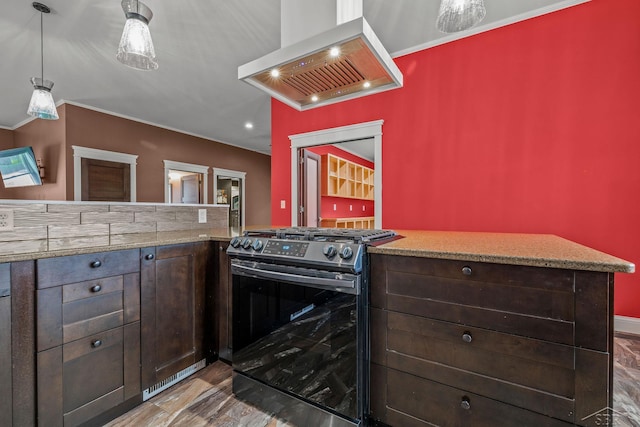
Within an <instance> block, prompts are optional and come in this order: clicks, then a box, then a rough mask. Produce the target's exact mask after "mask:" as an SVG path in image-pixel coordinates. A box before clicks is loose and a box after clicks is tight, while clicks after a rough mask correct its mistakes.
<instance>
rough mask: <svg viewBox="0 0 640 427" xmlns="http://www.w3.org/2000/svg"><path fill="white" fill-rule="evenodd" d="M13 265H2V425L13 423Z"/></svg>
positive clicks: (0, 329) (0, 301)
mask: <svg viewBox="0 0 640 427" xmlns="http://www.w3.org/2000/svg"><path fill="white" fill-rule="evenodd" d="M10 269H11V265H10V264H0V366H2V368H1V369H0V396H2V398H0V425H2V426H10V425H11V423H12V422H13V420H12V418H13V415H12V410H13V401H12V394H13V392H12V388H11V369H10V367H11V270H10Z"/></svg>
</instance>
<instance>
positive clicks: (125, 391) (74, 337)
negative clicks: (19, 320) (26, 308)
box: [36, 249, 141, 427]
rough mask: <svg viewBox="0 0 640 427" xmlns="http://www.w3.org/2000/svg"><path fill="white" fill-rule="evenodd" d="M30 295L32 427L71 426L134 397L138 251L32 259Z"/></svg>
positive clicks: (137, 347) (136, 381)
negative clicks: (33, 294)
mask: <svg viewBox="0 0 640 427" xmlns="http://www.w3.org/2000/svg"><path fill="white" fill-rule="evenodd" d="M36 288H37V290H36V351H37V354H36V364H37V417H38V424H39V425H47V426H65V427H68V426H77V425H80V424H83V423H85V422H87V421H89V420H91V419H93V418H94V417H96V416H99V415H100V414H102V413H105V412H107V411H109V410H110V409H112V408H115V407H117V406H118V405H120V404H123V403H124V402H126V401H127V400H129V399H135V398H136V397H137V396H139V394H140V391H141V389H140V255H139V250H138V249H132V250H127V251H115V252H103V253H96V254H86V255H77V256H69V257H58V258H49V259H42V260H38V261H37V280H36Z"/></svg>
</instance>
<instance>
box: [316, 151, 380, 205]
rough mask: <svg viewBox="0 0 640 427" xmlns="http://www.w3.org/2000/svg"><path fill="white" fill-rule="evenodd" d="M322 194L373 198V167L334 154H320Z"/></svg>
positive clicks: (365, 198)
mask: <svg viewBox="0 0 640 427" xmlns="http://www.w3.org/2000/svg"><path fill="white" fill-rule="evenodd" d="M321 169H322V173H321V180H322V185H321V189H322V195H323V196H333V197H348V198H352V199H363V200H373V172H374V171H373V169H371V168H368V167H365V166H362V165H359V164H357V163H354V162H350V161H348V160H345V159H343V158H342V157H338V156H334V155H333V154H323V155H322V156H321Z"/></svg>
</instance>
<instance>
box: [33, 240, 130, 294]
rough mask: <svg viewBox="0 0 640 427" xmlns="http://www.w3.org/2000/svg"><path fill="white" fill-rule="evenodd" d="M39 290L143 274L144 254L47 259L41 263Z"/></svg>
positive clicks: (39, 268)
mask: <svg viewBox="0 0 640 427" xmlns="http://www.w3.org/2000/svg"><path fill="white" fill-rule="evenodd" d="M37 267H38V268H37V287H38V289H44V288H50V287H52V286H58V285H64V284H67V283H76V282H81V281H86V280H92V279H99V278H102V277H109V276H117V275H120V274H127V273H133V272H139V271H140V250H139V249H130V250H126V251H111V252H99V253H95V254H85V255H74V256H66V257H57V258H47V259H42V260H38V261H37Z"/></svg>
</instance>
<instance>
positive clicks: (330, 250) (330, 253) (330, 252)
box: [322, 245, 338, 258]
mask: <svg viewBox="0 0 640 427" xmlns="http://www.w3.org/2000/svg"><path fill="white" fill-rule="evenodd" d="M322 253H323V254H324V256H326V257H327V258H333V257H334V256H336V254H337V253H338V251H337V250H336V247H335V246H333V245H324V248H322Z"/></svg>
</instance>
